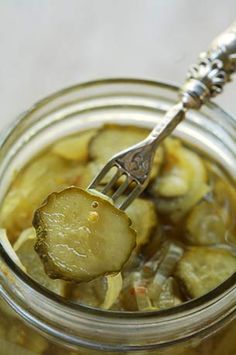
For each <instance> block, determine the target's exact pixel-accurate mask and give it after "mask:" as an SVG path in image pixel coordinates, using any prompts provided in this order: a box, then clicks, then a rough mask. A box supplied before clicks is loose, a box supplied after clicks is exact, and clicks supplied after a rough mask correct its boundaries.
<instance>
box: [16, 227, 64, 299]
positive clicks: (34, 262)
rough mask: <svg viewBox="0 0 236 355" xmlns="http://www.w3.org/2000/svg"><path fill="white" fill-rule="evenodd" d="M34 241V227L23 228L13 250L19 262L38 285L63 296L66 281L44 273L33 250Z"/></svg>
mask: <svg viewBox="0 0 236 355" xmlns="http://www.w3.org/2000/svg"><path fill="white" fill-rule="evenodd" d="M35 242H36V232H35V229H34V228H28V229H26V230H24V231H23V232H22V233H21V235H20V236H19V238H18V239H17V241H16V242H15V244H14V250H15V252H16V254H17V256H18V257H19V259H20V261H21V263H22V264H23V265H24V267H25V268H26V272H27V273H28V274H29V276H31V277H32V278H33V279H34V280H35V281H37V282H38V283H39V284H40V285H42V286H44V287H46V288H48V289H49V290H51V291H53V292H55V293H57V294H58V295H60V296H64V295H65V292H66V282H65V281H63V280H52V279H50V278H49V277H48V276H47V274H45V271H44V268H43V264H42V262H41V260H40V258H39V256H38V254H37V253H36V252H35V250H34V245H35Z"/></svg>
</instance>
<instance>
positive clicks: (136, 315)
mask: <svg viewBox="0 0 236 355" xmlns="http://www.w3.org/2000/svg"><path fill="white" fill-rule="evenodd" d="M106 84H135V85H147V86H152V87H156V88H163V89H167V90H168V91H172V92H174V93H177V92H178V86H176V85H174V84H168V83H164V82H157V81H153V80H144V79H133V78H110V79H100V80H95V81H88V82H85V83H82V84H77V85H74V86H70V87H67V88H65V89H61V90H59V91H57V92H55V93H53V94H51V95H49V96H47V97H45V98H44V99H42V100H40V101H38V102H37V103H36V104H34V105H33V106H32V107H31V108H30V109H28V110H27V111H26V112H24V113H23V114H22V115H21V116H20V117H19V118H18V119H17V120H16V122H14V124H13V125H11V126H10V127H9V128H8V130H7V131H6V132H5V134H3V135H2V138H1V139H0V145H1V144H3V143H4V141H5V140H6V139H7V138H8V137H9V135H10V134H11V132H12V131H13V130H14V129H15V128H16V127H17V126H18V124H19V123H21V122H22V120H25V119H27V117H28V116H30V115H32V114H33V113H34V112H35V111H37V110H39V109H40V108H41V107H43V106H44V105H45V104H47V103H49V102H51V101H53V100H54V99H56V98H58V97H60V96H62V95H65V94H68V93H70V92H73V91H74V90H83V89H84V88H86V89H87V88H88V89H89V88H90V87H95V86H101V85H106ZM207 106H208V107H209V108H210V110H214V111H217V112H218V113H219V114H221V115H223V116H224V117H225V118H226V119H227V120H230V121H232V122H234V123H235V120H234V118H233V117H232V116H231V115H229V114H228V113H227V112H225V111H224V110H223V109H222V108H220V107H219V106H218V105H217V104H215V103H212V102H209V103H208V104H207ZM0 254H1V256H2V258H3V260H4V261H5V262H6V264H7V265H9V267H10V269H11V270H12V271H13V273H14V274H15V275H16V277H17V278H19V279H20V280H21V281H22V282H23V283H24V284H27V285H28V286H29V287H30V288H32V290H34V291H36V293H39V294H40V295H43V296H44V297H46V298H47V299H49V300H50V301H52V302H56V303H59V304H61V305H63V307H66V308H67V307H68V308H69V309H73V310H74V311H78V312H80V313H83V314H90V315H91V314H92V315H95V316H98V317H107V318H109V319H112V320H117V319H119V320H121V319H123V320H124V321H125V322H127V321H129V322H130V324H134V323H135V321H137V320H140V321H143V320H144V319H145V322H147V321H148V319H150V322H153V317H156V318H157V317H158V320H159V321H161V320H162V319H165V320H166V319H167V318H168V317H170V318H171V319H173V317H175V318H180V317H181V316H183V314H186V312H187V313H188V314H189V312H190V313H191V312H195V311H196V310H197V309H198V308H199V307H200V308H201V307H204V306H207V305H210V304H215V303H216V302H217V301H218V300H219V299H221V298H222V297H225V295H226V294H228V293H229V292H232V291H233V290H236V273H234V274H233V275H232V276H231V277H230V278H228V279H227V280H225V281H224V282H223V283H222V284H220V285H219V286H218V287H216V288H215V289H214V290H212V291H210V292H208V293H207V294H206V295H203V296H201V297H199V298H196V299H193V300H189V301H187V302H184V303H183V304H181V305H178V306H176V307H173V308H170V309H164V310H159V311H147V312H127V311H126V312H124V311H111V310H103V309H98V308H92V307H89V306H86V305H79V304H75V303H73V302H70V301H67V300H66V301H65V299H64V298H63V297H61V296H58V295H56V294H54V293H53V292H51V291H49V290H47V289H45V288H44V287H43V286H41V285H40V284H38V283H37V282H36V281H34V280H33V279H31V278H30V277H29V276H28V275H27V274H25V273H24V272H23V271H22V270H21V269H20V268H19V267H18V266H17V265H16V264H15V263H14V261H12V260H11V258H10V257H9V256H8V254H7V252H6V251H5V250H4V248H3V247H2V246H1V245H0Z"/></svg>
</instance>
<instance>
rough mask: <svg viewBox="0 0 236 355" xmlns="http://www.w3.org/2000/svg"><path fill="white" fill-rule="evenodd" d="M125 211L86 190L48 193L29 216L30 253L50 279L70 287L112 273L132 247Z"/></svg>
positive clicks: (121, 263) (132, 239)
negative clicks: (32, 242) (34, 234)
mask: <svg viewBox="0 0 236 355" xmlns="http://www.w3.org/2000/svg"><path fill="white" fill-rule="evenodd" d="M130 224H131V221H130V219H129V217H128V216H127V215H126V213H125V212H123V211H121V210H119V209H117V208H116V207H115V206H114V205H112V203H111V202H109V201H108V200H105V199H103V198H102V197H100V196H99V195H98V194H96V195H95V194H93V193H92V192H91V191H84V190H82V189H80V188H76V187H70V188H68V189H65V190H63V191H61V192H59V193H53V194H51V195H50V196H49V197H48V199H47V200H46V202H45V203H44V205H43V206H41V207H40V208H39V209H38V210H37V211H36V213H35V216H34V220H33V225H34V227H35V228H36V232H37V242H36V245H35V250H36V251H37V252H38V254H39V256H40V257H41V259H42V261H43V263H44V267H45V271H46V273H47V274H48V275H49V276H50V277H51V278H61V279H64V280H71V281H76V282H82V281H89V280H92V279H94V278H96V277H97V276H100V275H104V274H109V273H114V272H118V271H120V270H121V268H122V266H123V264H124V263H125V262H126V261H127V260H128V258H129V256H130V254H131V252H132V250H133V248H134V247H135V244H136V241H135V240H136V233H135V231H134V230H133V229H132V228H131V226H130Z"/></svg>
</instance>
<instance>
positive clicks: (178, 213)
mask: <svg viewBox="0 0 236 355" xmlns="http://www.w3.org/2000/svg"><path fill="white" fill-rule="evenodd" d="M168 145H173V147H171V148H169V151H171V154H172V155H173V154H174V153H173V152H172V150H173V149H174V147H176V152H175V156H174V158H170V157H169V159H172V160H173V162H174V164H176V160H177V161H179V159H180V156H181V161H182V163H183V164H182V167H184V169H185V170H186V174H183V176H184V175H185V176H186V187H188V188H187V191H186V193H185V194H184V195H183V196H178V197H173V198H171V197H170V195H171V193H169V196H168V198H167V197H159V198H158V199H157V208H158V211H160V212H161V213H164V214H169V215H170V218H171V219H172V220H173V221H175V222H176V221H178V220H179V219H180V218H182V217H183V216H184V215H185V214H186V213H187V212H188V211H189V210H190V209H191V208H192V207H193V206H195V205H196V204H197V203H198V202H199V201H200V200H201V199H202V198H203V197H204V196H205V195H206V194H207V193H208V192H209V191H210V186H209V185H208V184H207V172H206V169H205V166H204V163H203V161H202V159H201V158H200V157H199V156H198V155H197V154H196V153H194V152H192V151H191V150H189V149H187V148H185V147H183V146H182V145H179V147H178V145H176V143H175V140H174V139H168ZM178 150H179V151H178ZM177 152H178V153H177ZM167 157H168V150H167ZM177 158H178V159H177ZM167 162H168V158H167ZM163 169H164V168H163ZM172 169H174V168H172ZM160 176H161V177H162V174H160ZM183 176H182V177H183ZM172 182H173V181H172ZM168 185H169V187H170V185H171V184H168ZM165 188H167V186H166V187H165ZM172 190H174V189H173V187H172V188H171V190H170V192H171V191H172ZM176 190H177V187H176ZM182 192H183V190H182ZM165 194H166V196H167V191H166V192H165Z"/></svg>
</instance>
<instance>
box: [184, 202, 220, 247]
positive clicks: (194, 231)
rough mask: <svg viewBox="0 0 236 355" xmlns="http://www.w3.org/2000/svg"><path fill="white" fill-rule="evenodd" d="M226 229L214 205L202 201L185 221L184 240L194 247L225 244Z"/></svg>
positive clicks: (218, 210)
mask: <svg viewBox="0 0 236 355" xmlns="http://www.w3.org/2000/svg"><path fill="white" fill-rule="evenodd" d="M226 234H227V228H226V226H225V223H224V220H223V217H222V215H221V210H220V209H219V208H217V205H215V204H214V203H209V202H207V201H202V202H200V203H199V204H198V205H196V206H195V207H194V208H193V210H192V212H191V214H190V215H189V217H188V219H187V221H186V239H187V240H188V241H189V242H190V243H191V244H195V245H211V244H219V243H225V242H226V239H225V237H226Z"/></svg>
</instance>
